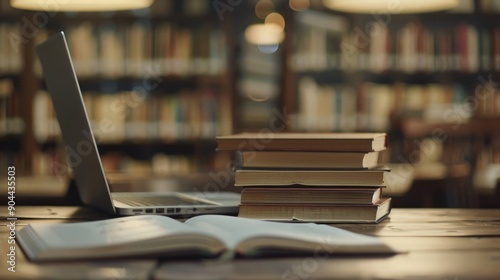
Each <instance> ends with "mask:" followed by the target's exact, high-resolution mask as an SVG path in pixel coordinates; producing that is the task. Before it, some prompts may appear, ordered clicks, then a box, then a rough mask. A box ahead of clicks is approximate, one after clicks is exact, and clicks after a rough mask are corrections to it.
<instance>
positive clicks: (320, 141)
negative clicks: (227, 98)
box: [216, 133, 387, 152]
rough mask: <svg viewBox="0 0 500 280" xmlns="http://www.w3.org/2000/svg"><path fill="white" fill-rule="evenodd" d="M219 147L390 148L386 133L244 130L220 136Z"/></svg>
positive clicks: (267, 148)
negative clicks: (239, 132) (243, 131)
mask: <svg viewBox="0 0 500 280" xmlns="http://www.w3.org/2000/svg"><path fill="white" fill-rule="evenodd" d="M216 140H217V149H218V150H232V151H273V150H274V151H331V152H372V151H382V150H385V149H386V148H387V134H386V133H241V134H234V135H227V136H218V137H217V138H216Z"/></svg>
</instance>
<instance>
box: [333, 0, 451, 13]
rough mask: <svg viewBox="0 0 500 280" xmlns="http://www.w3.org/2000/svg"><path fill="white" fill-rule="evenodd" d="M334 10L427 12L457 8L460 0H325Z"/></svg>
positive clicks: (349, 11)
mask: <svg viewBox="0 0 500 280" xmlns="http://www.w3.org/2000/svg"><path fill="white" fill-rule="evenodd" d="M323 4H324V5H325V6H326V7H327V8H329V9H332V10H338V11H342V12H348V13H363V14H373V13H379V14H380V13H392V14H397V13H425V12H434V11H443V10H448V9H452V8H455V7H456V6H457V5H458V0H398V1H395V0H356V1H353V0H323Z"/></svg>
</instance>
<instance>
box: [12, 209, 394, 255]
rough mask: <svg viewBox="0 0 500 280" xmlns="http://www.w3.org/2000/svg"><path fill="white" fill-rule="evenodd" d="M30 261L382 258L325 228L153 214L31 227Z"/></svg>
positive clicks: (364, 242) (375, 249) (368, 244)
mask: <svg viewBox="0 0 500 280" xmlns="http://www.w3.org/2000/svg"><path fill="white" fill-rule="evenodd" d="M18 240H19V242H20V244H21V246H22V248H23V250H24V252H25V253H26V255H27V256H28V258H29V259H31V260H35V261H36V260H63V259H64V260H69V259H85V258H93V259H95V258H106V257H131V256H146V255H154V256H170V257H179V256H183V257H186V256H197V257H217V256H220V255H222V254H224V255H225V256H230V255H241V256H247V257H256V256H263V255H279V254H287V255H290V254H312V253H315V252H316V253H318V252H323V254H325V253H328V254H338V253H340V254H363V253H370V254H374V253H375V254H386V253H394V251H393V250H392V248H390V247H389V246H387V245H386V244H384V243H383V242H382V241H381V240H379V239H378V238H376V237H372V236H366V235H361V234H357V233H352V232H349V231H346V230H343V229H339V228H335V227H331V226H328V225H317V224H311V223H309V224H298V223H278V222H266V221H258V220H252V219H245V218H238V217H230V216H220V215H205V216H197V217H194V218H191V219H189V220H187V221H186V222H185V223H182V222H179V221H177V220H174V219H172V218H169V217H165V216H156V215H141V216H129V217H123V218H114V219H109V220H102V221H92V222H80V223H70V224H31V225H28V226H26V227H25V228H23V229H22V230H21V231H20V232H19V233H18Z"/></svg>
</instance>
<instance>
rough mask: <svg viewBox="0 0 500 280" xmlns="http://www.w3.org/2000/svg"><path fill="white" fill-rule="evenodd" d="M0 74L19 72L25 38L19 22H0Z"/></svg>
mask: <svg viewBox="0 0 500 280" xmlns="http://www.w3.org/2000/svg"><path fill="white" fill-rule="evenodd" d="M0 38H2V40H0V75H2V74H18V73H20V72H21V67H22V61H23V59H22V57H23V51H24V44H25V43H26V42H25V40H26V39H25V38H23V37H22V36H21V25H20V24H19V23H8V22H0Z"/></svg>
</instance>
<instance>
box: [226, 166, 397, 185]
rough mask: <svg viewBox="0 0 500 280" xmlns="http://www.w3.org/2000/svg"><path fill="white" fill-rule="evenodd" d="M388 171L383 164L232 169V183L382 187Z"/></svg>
mask: <svg viewBox="0 0 500 280" xmlns="http://www.w3.org/2000/svg"><path fill="white" fill-rule="evenodd" d="M388 171H390V170H389V169H388V168H385V167H380V168H374V169H362V170H345V169H339V170H328V169H326V170H319V169H315V170H303V169H302V170H292V169H281V170H280V169H272V170H271V169H238V170H236V172H235V176H234V181H235V183H234V185H235V186H238V187H245V186H289V185H296V184H297V185H304V186H346V187H347V186H372V187H384V186H385V184H384V174H385V173H386V172H388Z"/></svg>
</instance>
